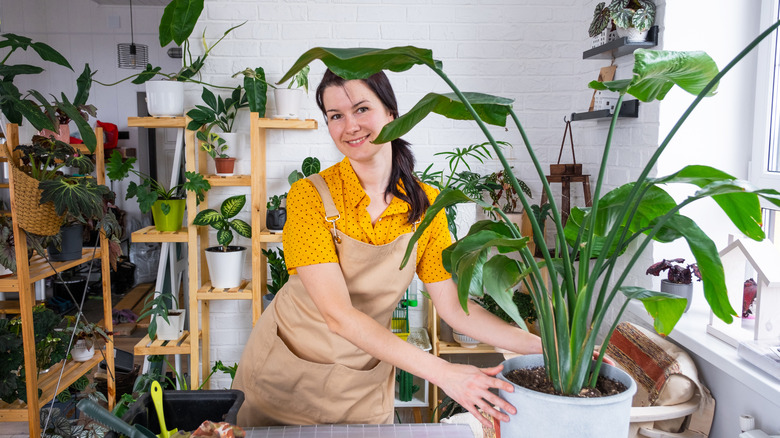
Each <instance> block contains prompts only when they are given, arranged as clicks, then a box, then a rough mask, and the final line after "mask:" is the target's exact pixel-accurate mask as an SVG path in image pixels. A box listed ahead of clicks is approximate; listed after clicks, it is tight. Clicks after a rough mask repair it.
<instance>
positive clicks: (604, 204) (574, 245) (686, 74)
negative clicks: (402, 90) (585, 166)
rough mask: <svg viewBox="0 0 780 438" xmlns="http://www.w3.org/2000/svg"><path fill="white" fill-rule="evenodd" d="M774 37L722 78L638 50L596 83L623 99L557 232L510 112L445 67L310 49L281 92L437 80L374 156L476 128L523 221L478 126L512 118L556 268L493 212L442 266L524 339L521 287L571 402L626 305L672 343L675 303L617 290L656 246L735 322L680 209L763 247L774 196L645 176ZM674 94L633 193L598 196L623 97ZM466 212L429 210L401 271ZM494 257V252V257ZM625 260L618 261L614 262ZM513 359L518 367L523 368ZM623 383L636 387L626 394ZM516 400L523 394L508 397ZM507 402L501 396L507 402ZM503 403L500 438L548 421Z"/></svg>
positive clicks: (706, 245)
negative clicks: (677, 249)
mask: <svg viewBox="0 0 780 438" xmlns="http://www.w3.org/2000/svg"><path fill="white" fill-rule="evenodd" d="M778 26H780V22H778V23H775V24H774V25H773V26H772V27H771V28H769V29H768V30H767V31H765V32H764V33H762V34H761V36H759V37H758V38H757V39H756V40H755V41H754V42H752V43H751V44H750V45H749V46H748V47H747V48H746V49H745V50H744V51H743V52H741V53H740V54H739V55H738V56H737V57H736V58H735V60H734V61H732V62H731V63H730V64H729V65H728V66H726V67H725V68H724V69H723V70H722V71H720V72H718V69H717V66H716V65H715V63H714V62H713V61H712V59H711V58H710V57H709V56H708V55H706V54H705V53H703V52H670V51H649V50H642V49H639V50H637V51H635V52H634V58H635V64H634V74H633V77H632V78H631V79H626V80H619V81H611V82H604V83H601V82H596V81H594V82H592V83H591V84H590V86H591V87H593V88H603V89H610V90H612V91H616V92H619V93H620V97H619V99H618V102H617V105H616V109H615V115H614V116H613V118H612V122H611V125H610V131H609V134H608V135H607V141H606V144H605V147H604V150H603V155H602V160H601V163H600V171H599V174H598V178H597V182H596V186H595V191H594V196H593V205H592V207H590V208H575V209H573V210H572V213H571V215H570V216H569V219H568V221H567V223H566V227H565V228H564V225H563V222H562V220H561V212H560V210H559V208H558V206H557V205H556V203H555V202H554V197H553V195H552V192H551V190H550V185H549V183H548V182H547V179H546V177H545V170H544V169H543V167H542V165H541V163H540V162H539V160H538V158H537V155H536V152H535V150H534V149H533V147H531V145H530V143H529V142H528V138H527V136H526V134H525V131H524V130H523V127H522V125H521V123H520V121H519V119H518V117H517V115H516V114H515V112H514V110H513V108H512V100H510V99H505V98H501V97H496V96H490V95H485V94H481V93H463V92H462V91H460V90H459V89H458V88H457V87H456V86H455V84H454V83H453V82H452V81H451V80H450V79H449V77H448V76H447V75H446V74H445V73H444V71H443V70H442V63H441V62H440V61H437V60H435V59H434V58H433V55H432V53H431V51H429V50H424V49H418V48H415V47H398V48H391V49H386V50H380V49H370V48H356V49H328V48H314V49H311V50H309V51H308V52H306V53H304V54H303V55H302V56H301V57H300V58H299V59H298V61H296V63H295V64H294V65H293V67H292V68H291V70H290V71H289V72H288V73H287V74H286V75H285V76H284V78H283V80H284V79H286V78H288V77H290V76H292V75H293V74H294V73H295V72H297V71H298V70H300V69H301V68H302V67H303V66H304V65H307V64H309V63H310V62H312V61H314V60H315V59H320V60H322V61H323V62H324V63H325V64H326V65H327V66H328V68H330V69H331V70H332V71H333V72H334V73H336V74H337V75H339V76H341V77H343V78H345V79H360V78H366V77H368V76H370V75H372V74H374V73H376V72H378V71H381V70H384V69H388V70H392V71H396V72H398V71H405V70H408V69H410V68H411V67H413V66H414V65H417V64H419V65H424V66H427V67H428V68H430V69H431V70H432V71H433V72H434V73H435V74H436V75H438V76H439V77H441V78H442V79H443V80H444V81H445V82H446V83H447V84H448V85H449V86H450V88H451V89H452V90H453V92H454V93H450V94H446V95H441V94H436V93H429V94H428V95H426V96H425V97H424V98H423V99H422V101H421V102H420V103H418V104H417V105H415V106H414V107H413V108H412V109H411V110H410V111H409V112H408V113H407V114H405V115H403V116H401V117H399V118H397V119H395V120H394V121H392V122H391V123H389V124H388V125H386V126H385V128H384V129H383V130H382V132H380V134H379V136H378V137H377V139H375V142H376V143H379V144H381V143H384V142H387V141H390V140H392V139H395V138H398V137H400V136H401V135H403V134H405V133H406V132H408V131H409V130H410V129H412V127H413V126H414V125H415V124H416V122H417V121H419V120H422V119H423V118H424V117H425V116H426V115H427V114H428V113H430V112H436V113H438V114H441V115H445V116H447V117H451V118H456V119H473V120H475V121H476V123H477V125H478V126H479V128H480V130H481V131H482V132H483V133H484V135H485V136H486V138H487V140H488V141H489V142H490V143H491V146H492V147H493V152H494V153H495V154H496V156H497V157H498V159H499V161H500V162H501V164H502V167H503V168H504V171H505V175H506V177H507V179H508V180H509V182H510V183H511V185H512V186H513V187H514V189H515V191H516V192H517V193H518V194H520V202H521V203H522V204H523V207H524V209H526V210H528V209H530V204H529V202H528V199H527V198H526V196H524V195H522V189H521V187H520V185H519V183H518V182H517V178H516V176H515V174H514V172H513V171H512V168H511V166H510V165H509V163H508V162H507V160H506V158H505V157H504V155H503V153H502V151H501V148H500V147H499V146H498V144H497V143H496V141H495V139H494V138H493V134H492V133H491V132H490V131H489V130H488V129H487V126H486V124H493V125H498V126H505V124H506V119H507V117H511V120H512V121H513V122H514V125H515V127H516V128H517V130H518V131H519V133H520V135H521V136H522V138H523V142H524V143H525V146H526V150H527V151H528V154H529V156H530V159H531V160H532V162H533V164H534V167H535V169H536V171H537V174H538V177H539V179H540V181H541V183H542V186H543V189H544V190H545V192H546V193H547V197H548V199H549V200H550V205H551V209H550V212H551V214H552V218H551V222H552V224H551V225H552V226H553V227H554V228H555V230H556V236H555V238H556V246H558V247H559V248H561V251H556V252H554V254H555V257H553V255H551V254H550V251H549V250H548V248H547V245H546V243H545V242H544V241H543V239H538V240H537V243H538V244H539V245H540V246H541V250H542V251H541V253H542V256H543V259H542V260H537V259H535V258H534V257H533V254H532V253H531V252H530V250H529V248H528V247H527V243H528V240H529V238H528V237H525V236H522V235H521V234H520V231H519V230H518V229H517V228H516V227H514V226H510V223H509V220H508V218H507V217H506V214H505V213H503V211H498V213H499V215H500V217H501V221H498V222H497V221H481V222H478V223H476V224H475V225H474V226H473V227H472V228H471V230H469V234H468V235H467V236H466V237H464V238H463V239H461V240H459V241H457V242H456V243H454V244H453V245H452V246H451V247H449V248H447V249H446V250H445V251H444V253H443V263H444V266H445V268H446V269H447V270H448V271H449V272H451V273H452V274H453V280H454V281H455V282H456V283H457V288H458V296H459V299H460V302H461V304H462V305H463V306H464V309H466V306H467V304H468V300H469V297H470V296H471V295H474V296H477V297H480V296H483V295H484V294H485V293H487V294H489V295H490V296H491V297H492V298H493V299H494V300H495V301H496V302H497V303H498V305H499V306H500V307H501V308H502V309H504V311H505V312H507V314H509V315H510V316H511V317H512V319H513V320H514V321H515V322H516V323H517V324H518V325H519V326H520V327H525V323H524V321H523V320H522V318H521V317H520V316H519V313H518V311H517V308H516V307H515V306H514V304H513V303H512V299H511V298H512V291H513V290H514V288H515V287H516V286H517V285H518V284H520V283H521V282H522V283H524V286H526V289H528V290H529V291H530V293H531V296H532V299H533V302H534V307H535V308H536V310H537V312H538V320H539V329H540V335H541V340H542V348H543V362H544V365H545V369H546V371H547V375H548V377H549V378H550V380H551V382H552V385H553V387H554V388H555V390H557V391H558V392H560V393H562V394H578V393H579V392H580V391H581V389H582V388H583V387H586V386H587V387H591V386H593V385H595V383H596V380H597V378H598V376H599V373H600V370H601V369H602V363H603V354H604V352H605V351H606V348H601V353H600V354H599V356H598V359H597V360H592V357H593V352H594V351H595V349H596V343H597V336H598V334H599V331H600V330H601V329H602V328H604V329H605V331H606V333H607V336H606V338H605V339H604V341H603V342H604V343H607V342H609V339H610V336H611V334H612V332H613V331H614V329H615V327H616V326H617V323H618V322H619V320H620V318H621V316H622V314H623V312H624V311H625V309H626V305H627V304H628V302H629V301H630V300H631V299H639V300H641V301H642V303H643V304H644V306H645V308H646V309H647V310H648V312H649V313H650V314H651V315H652V316H653V318H654V321H655V322H654V325H655V329H656V330H657V331H659V332H661V333H669V331H671V330H672V328H673V327H674V325H675V324H676V323H677V321H678V320H679V318H680V316H681V315H682V313H683V311H684V309H685V302H684V300H682V299H680V298H678V297H675V296H673V295H670V294H666V293H663V292H658V291H651V290H647V289H644V288H642V287H636V286H628V285H624V281H625V279H626V277H627V275H628V274H629V272H630V270H631V269H632V267H633V266H634V264H635V263H636V261H637V259H638V258H639V256H640V254H641V252H642V251H643V250H644V249H645V248H646V247H647V245H649V244H650V243H651V242H652V241H653V240H657V241H661V242H669V241H673V240H676V239H679V238H683V239H685V240H686V241H687V243H688V245H689V247H690V249H691V251H692V253H693V255H694V257H695V258H696V261H697V265H698V266H699V269H700V270H701V273H702V281H703V284H704V295H705V298H706V299H707V301H708V303H709V305H710V307H711V308H712V310H713V312H714V314H715V315H716V316H717V317H718V318H720V319H722V320H724V321H726V322H731V321H732V319H733V316H734V315H736V312H735V311H734V309H733V308H731V305H730V304H729V302H728V297H727V296H726V292H725V291H726V287H725V280H724V273H723V266H722V264H721V262H720V259H719V257H718V251H717V248H716V247H715V244H714V243H713V242H712V240H711V239H710V238H709V237H708V236H707V235H706V234H705V233H704V232H703V231H702V230H701V229H700V228H699V227H698V226H697V225H696V223H695V222H694V221H693V220H691V219H690V218H688V217H686V216H684V215H682V214H680V209H681V208H682V207H684V206H686V205H688V204H690V203H691V202H693V201H696V200H698V199H701V198H706V197H713V199H714V200H715V201H716V203H717V204H718V205H719V206H720V207H721V208H722V209H723V210H724V211H725V213H726V214H727V216H728V217H729V218H730V219H731V221H732V222H734V224H735V225H736V226H737V227H738V229H739V230H740V231H741V232H742V233H743V234H745V235H747V236H749V237H751V238H753V239H763V238H764V232H763V231H762V230H761V227H760V222H761V211H760V205H759V197H761V198H764V199H767V200H768V201H769V202H772V203H773V204H775V205H780V192H777V191H776V190H770V189H760V190H759V189H755V188H753V187H752V186H751V185H750V184H748V183H746V182H744V181H739V180H737V179H736V178H734V177H732V176H731V175H728V174H726V173H724V172H722V171H719V170H717V169H714V168H712V167H708V166H702V165H689V166H686V167H684V168H682V169H681V170H679V171H678V172H675V173H673V174H671V175H668V176H662V177H658V178H650V177H649V174H650V172H651V171H652V169H653V167H654V166H655V164H656V162H657V160H658V158H659V156H660V154H661V153H662V152H663V151H664V150H665V149H666V147H667V146H668V144H669V142H670V140H671V138H672V137H673V135H674V133H675V132H676V131H677V129H678V127H679V125H680V124H681V123H683V122H684V120H685V119H686V118H687V117H688V115H689V114H690V112H691V111H692V109H693V108H694V107H695V106H696V105H697V104H698V103H699V102H700V101H701V100H702V99H703V98H704V97H706V96H709V95H710V94H712V91H713V90H714V88H715V87H716V85H717V83H718V81H719V80H720V79H721V77H722V76H723V75H724V74H725V73H726V72H728V71H729V70H731V68H732V67H733V66H734V65H735V64H736V63H737V62H738V61H739V60H740V59H742V58H743V57H744V56H745V55H746V54H747V53H748V52H749V51H750V50H751V49H753V48H754V47H755V46H756V45H757V44H758V42H759V41H760V40H761V39H763V38H765V37H766V36H767V35H769V33H771V32H772V31H774V30H775V29H776V28H777V27H778ZM675 84H678V85H680V86H681V87H682V88H683V89H685V90H686V91H689V92H691V93H694V94H697V97H696V99H695V100H694V101H693V103H692V104H691V106H690V107H689V108H688V110H687V111H686V112H685V113H684V114H683V116H682V117H681V119H680V120H679V121H678V123H677V125H675V127H674V128H673V130H672V132H671V133H670V134H669V135H668V136H667V137H666V138H665V139H664V140H663V142H662V143H661V144H660V145H659V147H658V148H657V150H656V152H655V153H654V154H653V156H652V157H651V158H650V159H649V160H648V162H647V164H646V166H645V167H644V169H643V170H642V172H641V174H640V175H639V177H638V178H637V179H636V181H635V182H632V183H629V184H626V185H623V186H621V187H618V188H616V189H614V190H612V191H610V192H608V193H605V194H602V188H603V187H602V186H603V183H604V176H605V173H606V172H605V171H606V166H607V162H608V158H609V154H610V151H611V146H612V132H613V131H614V129H615V125H616V123H617V115H616V114H618V113H619V109H620V106H621V105H622V102H623V97H624V96H625V95H626V94H631V95H633V96H636V97H637V98H638V99H640V100H642V101H645V102H649V101H652V100H655V99H662V98H663V97H665V95H666V93H667V92H668V91H669V90H670V89H671V88H672V87H673V86H674V85H675ZM670 183H685V184H693V185H695V186H697V188H698V190H697V191H696V192H695V193H693V194H692V195H691V196H689V197H688V198H687V199H685V200H683V201H682V202H680V203H677V202H676V201H675V200H674V199H673V198H672V197H671V196H670V195H668V194H667V193H666V191H664V190H663V189H662V188H661V187H660V185H663V184H670ZM470 200H471V199H470V198H468V197H467V196H466V195H464V194H463V193H462V192H460V191H458V190H444V191H443V192H442V193H441V194H440V195H439V197H438V198H437V200H436V201H435V202H434V204H433V205H432V206H431V207H430V209H429V210H428V212H427V213H426V216H425V220H423V222H422V223H421V224H420V227H418V229H417V231H416V233H415V235H414V236H413V238H412V241H411V242H410V246H409V247H408V250H407V260H408V257H409V256H410V255H411V252H412V245H413V244H414V242H416V240H417V239H418V238H419V236H420V235H421V234H422V233H423V231H424V230H425V229H426V228H427V227H428V225H429V224H430V222H431V221H432V220H433V217H434V216H435V215H436V213H438V211H439V210H441V209H442V208H444V207H445V206H447V205H453V204H456V203H460V202H468V201H470ZM530 219H531V223H532V226H533V232H534V234H535V235H540V233H541V232H542V230H541V228H540V227H539V223H538V221H537V219H536V218H535V217H534V216H533V215H531V216H530ZM631 243H635V244H637V250H636V251H635V252H631V253H627V252H626V249H627V248H628V246H629V244H631ZM496 249H497V250H498V252H496V251H495V250H496ZM512 252H514V253H515V255H516V258H510V257H508V256H507V255H506V254H508V253H512ZM624 254H625V255H626V257H623V255H624ZM625 259H627V260H625ZM542 269H546V270H547V272H548V274H549V279H550V280H549V285H548V283H547V282H546V281H545V277H544V276H543V273H542ZM619 293H622V294H623V295H624V296H625V297H626V302H625V304H623V305H622V306H621V307H620V310H619V311H618V312H617V315H616V317H615V320H614V321H609V320H608V310H609V309H610V307H612V306H613V305H618V302H616V298H617V296H618V294H619ZM591 309H592V310H591ZM516 359H523V357H519V358H516ZM515 363H516V362H515V360H514V359H512V360H510V361H508V362H507V363H506V364H505V367H504V369H505V371H506V370H507V369H509V368H511V367H513V366H514V365H513V364H515ZM604 368H607V370H605V371H610V370H613V368H612V367H604ZM501 377H503V376H501ZM629 382H630V379H629ZM630 383H631V384H632V385H633V382H630ZM515 392H521V391H519V390H518V387H516V388H515ZM510 395H511V394H507V393H505V392H502V393H501V396H502V397H504V398H507V397H509V396H510ZM623 399H625V401H622V402H621V403H624V404H625V403H628V405H627V406H630V394H629V395H628V397H627V398H626V397H625V396H623V395H622V394H621V400H623ZM510 402H512V403H513V404H514V406H515V407H518V412H519V413H520V414H517V415H522V416H523V417H522V418H521V419H519V418H518V419H515V420H512V421H510V422H509V423H503V424H502V429H503V428H504V426H506V427H507V428H509V429H510V431H508V433H509V435H512V436H522V435H523V434H525V433H527V432H520V431H519V430H522V429H524V428H526V427H527V426H529V424H530V423H531V422H533V421H539V420H538V419H537V418H536V417H539V418H544V417H545V416H546V414H549V413H550V411H554V410H555V408H552V409H551V407H550V406H549V405H545V406H539V407H536V408H535V410H534V409H532V408H533V406H531V408H529V410H528V411H525V410H524V409H523V408H520V407H519V406H518V404H517V402H516V400H514V399H510ZM523 406H527V404H526V405H523ZM593 412H594V413H595V411H593ZM617 412H619V411H617ZM578 420H580V419H578ZM582 420H584V419H582ZM612 420H614V419H609V420H608V421H610V422H612ZM597 421H600V422H602V423H603V422H604V421H605V420H604V419H603V418H599V419H598V420H597ZM550 423H552V424H550ZM557 423H559V422H556V421H552V422H550V421H549V420H548V422H546V423H544V425H540V427H541V430H542V432H540V435H538V436H541V435H545V436H551V435H546V434H545V433H544V431H545V429H544V428H545V427H551V426H552V427H558V426H563V427H567V426H570V424H568V423H562V424H557ZM614 423H615V424H614V425H613V426H614V427H616V428H617V430H618V432H619V433H620V430H621V429H623V428H626V429H625V430H627V427H628V418H622V417H620V418H618V419H617V420H616V421H614ZM597 424H599V423H597ZM512 428H515V430H514V431H512V430H511V429H512ZM528 430H530V431H532V433H533V429H532V428H530V427H529V428H528ZM561 433H564V434H567V435H566V436H570V433H571V430H570V429H566V430H563V431H562V432H561ZM623 433H624V432H623ZM509 435H508V436H509Z"/></svg>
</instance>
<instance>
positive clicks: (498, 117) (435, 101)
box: [374, 93, 514, 143]
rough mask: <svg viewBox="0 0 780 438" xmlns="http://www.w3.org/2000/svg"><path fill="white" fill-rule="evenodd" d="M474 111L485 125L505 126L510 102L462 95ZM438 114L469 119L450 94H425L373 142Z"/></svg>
mask: <svg viewBox="0 0 780 438" xmlns="http://www.w3.org/2000/svg"><path fill="white" fill-rule="evenodd" d="M463 94H464V96H465V97H466V99H467V100H468V101H469V103H470V104H471V106H472V107H473V108H474V111H476V113H477V114H478V115H479V117H480V118H481V119H482V120H483V121H484V122H485V123H489V124H491V125H496V126H506V117H507V116H508V115H509V110H510V109H511V108H512V102H514V101H513V100H512V99H507V98H504V97H498V96H491V95H489V94H482V93H463ZM432 112H434V113H436V114H441V115H443V116H444V117H447V118H450V119H456V120H473V119H474V117H472V116H471V113H470V112H469V111H468V109H466V105H464V104H463V102H462V101H461V100H460V98H458V96H456V95H455V94H454V93H447V94H437V93H428V94H427V95H425V97H423V98H422V99H421V100H420V101H419V102H417V104H416V105H415V106H414V108H412V109H411V110H409V112H407V113H406V114H404V115H402V116H401V117H398V118H397V119H395V120H393V121H392V122H390V123H388V124H387V125H386V126H385V127H384V128H382V131H381V132H380V133H379V135H378V136H377V138H376V140H374V142H375V143H386V142H388V141H392V140H395V139H396V138H399V137H401V136H402V135H404V134H406V133H407V132H409V131H411V130H412V128H414V127H415V126H416V125H417V124H418V123H420V121H422V120H423V119H424V118H425V117H427V116H428V114H430V113H432Z"/></svg>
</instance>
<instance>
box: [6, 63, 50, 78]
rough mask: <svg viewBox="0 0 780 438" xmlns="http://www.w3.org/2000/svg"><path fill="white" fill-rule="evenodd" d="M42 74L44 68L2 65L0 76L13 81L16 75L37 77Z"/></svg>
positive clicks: (25, 65)
mask: <svg viewBox="0 0 780 438" xmlns="http://www.w3.org/2000/svg"><path fill="white" fill-rule="evenodd" d="M42 72H43V68H41V67H38V66H35V65H27V64H17V65H0V76H2V77H3V78H5V79H13V77H14V76H16V75H35V74H38V73H42Z"/></svg>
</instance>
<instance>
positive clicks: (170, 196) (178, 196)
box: [106, 151, 211, 231]
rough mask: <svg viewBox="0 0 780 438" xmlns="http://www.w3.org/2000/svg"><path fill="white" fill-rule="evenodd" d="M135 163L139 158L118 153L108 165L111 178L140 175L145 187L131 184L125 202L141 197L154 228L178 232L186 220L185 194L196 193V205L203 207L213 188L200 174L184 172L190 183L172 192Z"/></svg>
mask: <svg viewBox="0 0 780 438" xmlns="http://www.w3.org/2000/svg"><path fill="white" fill-rule="evenodd" d="M135 160H136V158H135V157H132V158H127V159H125V158H123V157H122V154H120V153H119V151H114V153H113V154H111V158H110V159H109V160H108V165H107V166H106V170H107V172H108V177H109V179H111V180H113V181H121V180H123V179H125V178H127V177H128V176H130V174H131V173H132V174H133V175H136V176H138V177H139V178H140V179H141V184H137V183H136V182H135V181H131V182H130V184H129V185H128V187H127V193H126V194H125V199H130V198H137V199H138V206H139V208H140V209H141V212H142V213H149V211H151V212H152V216H153V217H154V226H155V228H157V229H158V230H160V231H178V230H179V228H181V224H182V220H183V219H184V207H185V199H184V198H183V197H182V191H183V190H189V191H192V192H194V193H195V200H196V203H198V204H200V202H201V201H203V200H204V199H205V195H206V191H207V190H209V189H210V188H211V184H209V182H208V181H206V180H205V179H204V178H203V175H201V174H199V173H196V172H184V176H185V177H186V181H185V182H184V183H182V184H179V185H177V186H174V187H171V188H170V190H168V189H166V188H165V186H163V185H162V184H160V183H159V182H157V181H156V180H155V179H154V178H152V177H150V176H149V175H146V174H144V173H142V172H139V171H137V170H135V169H134V168H133V163H135Z"/></svg>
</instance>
